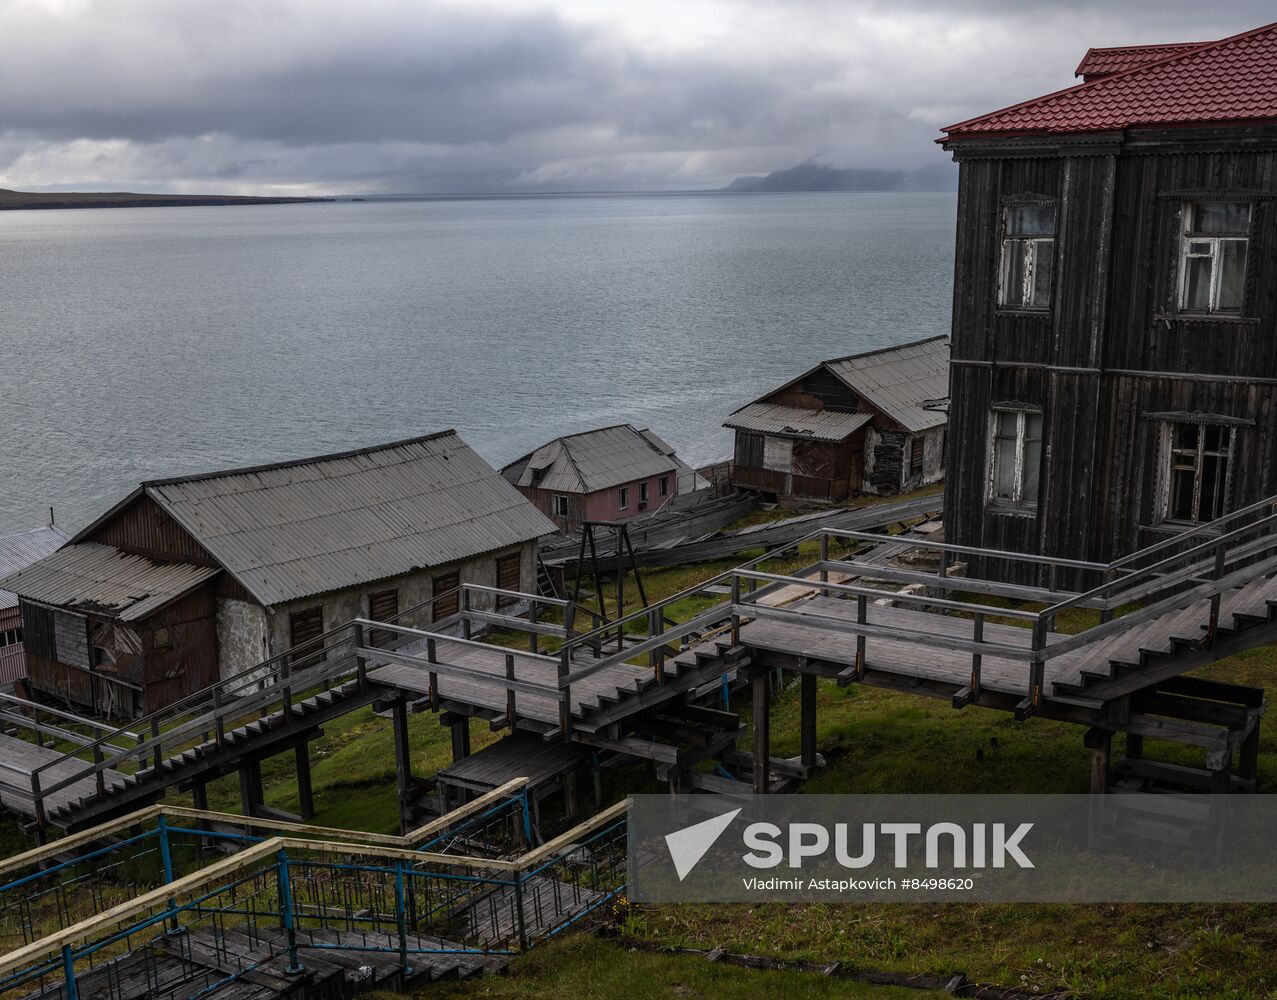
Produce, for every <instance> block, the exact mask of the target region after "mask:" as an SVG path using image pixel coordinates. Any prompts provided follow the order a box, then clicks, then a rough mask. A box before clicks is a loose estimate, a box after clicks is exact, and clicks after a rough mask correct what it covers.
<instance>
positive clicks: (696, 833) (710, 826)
mask: <svg viewBox="0 0 1277 1000" xmlns="http://www.w3.org/2000/svg"><path fill="white" fill-rule="evenodd" d="M738 815H740V810H739V809H733V810H732V811H731V812H729V813H723V815H721V816H715V817H714V818H713V819H707V820H704V821H702V822H700V823H694V824H692V825H691V826H685V827H683V829H681V830H675V831H674V832H673V833H667V834H666V835H665V846H666V847H668V848H669V852H670V859H671V860H672V861H673V862H674V870H675V871H676V872H678V880H679V881H680V882H682V881H683V879H685V878H687V876H688V875H690V874H691V872H692V869H693V868H695V867H696V866H697V865H698V864H699V863H700V860H701V858H703V857H705V855H706V854H707V853H708V852H709V849H710V848H711V847H713V846H714V844H715V843H716V842H717V841H718V838H719V837H721V836H722V835H723V831H724V830H726V829H727V828H728V827H729V826H731V825H732V820H734V819H735V818H736V817H737V816H738Z"/></svg>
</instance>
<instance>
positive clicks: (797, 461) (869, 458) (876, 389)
mask: <svg viewBox="0 0 1277 1000" xmlns="http://www.w3.org/2000/svg"><path fill="white" fill-rule="evenodd" d="M948 392H949V339H948V337H943V336H941V337H931V338H929V339H927V340H919V341H914V342H912V343H908V344H900V345H899V346H896V347H888V348H883V349H882V350H877V351H870V352H868V353H865V354H856V355H851V356H850V357H845V358H834V359H832V360H830V361H822V362H821V363H820V364H818V365H816V366H815V367H814V368H811V369H809V370H808V371H806V372H804V373H803V374H802V375H800V376H798V377H797V378H796V379H794V380H792V381H790V382H787V383H785V384H784V385H783V386H781V387H780V388H778V389H774V390H773V391H771V392H769V393H767V394H766V395H765V396H760V397H759V398H758V399H756V400H754V401H753V402H752V403H748V404H746V405H745V406H742V407H741V408H740V409H739V410H737V411H736V412H735V413H733V414H732V415H731V416H730V417H729V418H728V419H727V421H726V423H725V424H724V426H725V427H729V428H731V429H732V430H734V431H735V432H736V447H735V456H734V461H733V463H732V485H733V486H736V487H737V488H738V489H747V490H758V491H760V492H763V493H768V494H773V495H775V496H779V497H803V498H810V499H817V500H835V501H836V500H845V499H846V498H847V497H849V496H851V495H852V494H854V493H883V494H889V493H899V492H901V491H905V490H911V489H917V488H918V487H919V486H922V485H925V484H927V483H933V482H936V481H937V480H940V479H943V478H944V439H945V423H946V416H945V413H944V411H943V408H942V407H941V406H939V405H938V404H939V403H940V402H941V401H942V400H943V399H944V398H945V397H946V396H947V395H948Z"/></svg>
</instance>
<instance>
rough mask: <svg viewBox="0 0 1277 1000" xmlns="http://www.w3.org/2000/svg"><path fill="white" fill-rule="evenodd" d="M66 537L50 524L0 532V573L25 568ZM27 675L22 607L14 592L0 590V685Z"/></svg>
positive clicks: (14, 571) (51, 550)
mask: <svg viewBox="0 0 1277 1000" xmlns="http://www.w3.org/2000/svg"><path fill="white" fill-rule="evenodd" d="M66 540H67V536H66V534H65V533H64V532H63V531H62V529H61V528H57V527H54V526H53V525H49V526H48V527H45V528H36V529H34V530H33V531H18V532H14V533H13V534H9V535H0V576H8V575H9V574H10V573H16V572H17V571H18V570H20V569H25V568H26V567H27V566H30V565H31V564H32V563H33V562H37V561H38V560H40V559H43V558H44V557H45V556H47V555H49V554H50V553H53V552H56V551H57V550H58V549H59V548H61V547H62V545H64V544H65V543H66ZM26 675H27V667H26V658H25V657H24V655H23V634H22V608H21V607H20V605H19V602H18V595H17V594H15V593H13V592H12V591H8V590H0V685H5V684H12V683H14V682H15V681H19V680H21V679H22V678H23V677H26Z"/></svg>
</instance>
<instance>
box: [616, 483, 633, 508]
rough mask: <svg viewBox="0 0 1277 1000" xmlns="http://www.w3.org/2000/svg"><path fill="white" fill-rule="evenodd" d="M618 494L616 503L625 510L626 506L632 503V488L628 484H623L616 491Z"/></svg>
mask: <svg viewBox="0 0 1277 1000" xmlns="http://www.w3.org/2000/svg"><path fill="white" fill-rule="evenodd" d="M616 496H617V503H616V505H617V507H619V508H620V509H621V510H625V508H626V507H628V506H629V505H630V488H629V487H628V486H622V487H621V488H620V489H619V490H617V491H616Z"/></svg>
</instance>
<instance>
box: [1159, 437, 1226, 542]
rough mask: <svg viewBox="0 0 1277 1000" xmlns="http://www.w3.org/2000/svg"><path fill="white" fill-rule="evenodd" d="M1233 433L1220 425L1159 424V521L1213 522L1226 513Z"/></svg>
mask: <svg viewBox="0 0 1277 1000" xmlns="http://www.w3.org/2000/svg"><path fill="white" fill-rule="evenodd" d="M1235 433H1236V428H1234V427H1229V426H1225V425H1220V424H1206V423H1200V424H1199V423H1181V422H1177V421H1167V422H1165V423H1164V424H1163V425H1162V454H1163V455H1164V456H1165V458H1164V460H1163V464H1162V520H1164V521H1189V522H1202V521H1213V520H1215V519H1216V518H1217V517H1222V516H1223V515H1224V514H1225V513H1227V510H1228V478H1229V472H1230V467H1231V465H1232V457H1233V441H1234V437H1235Z"/></svg>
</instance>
